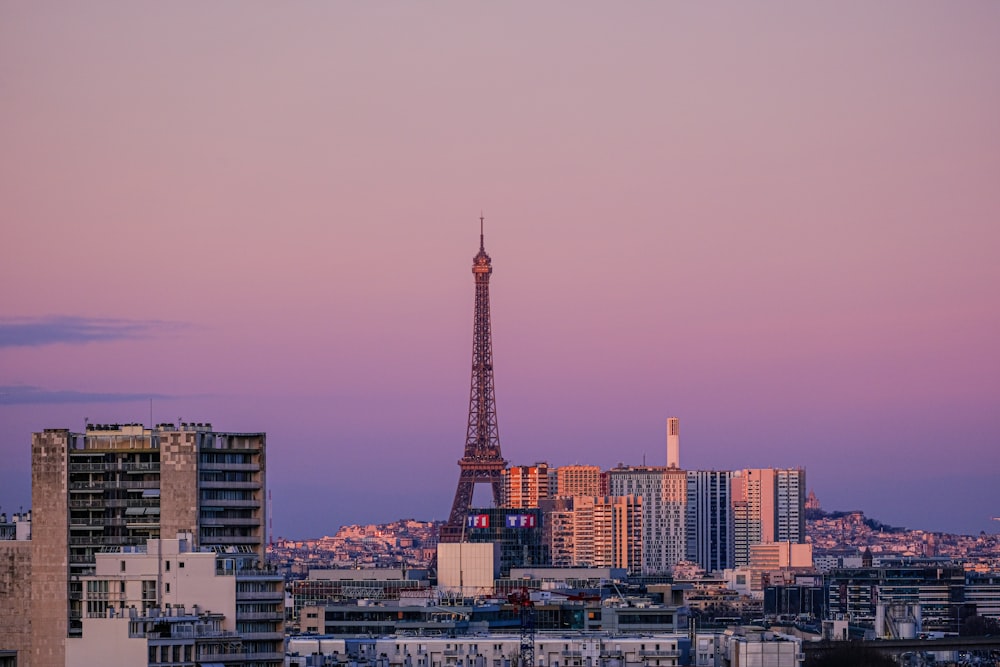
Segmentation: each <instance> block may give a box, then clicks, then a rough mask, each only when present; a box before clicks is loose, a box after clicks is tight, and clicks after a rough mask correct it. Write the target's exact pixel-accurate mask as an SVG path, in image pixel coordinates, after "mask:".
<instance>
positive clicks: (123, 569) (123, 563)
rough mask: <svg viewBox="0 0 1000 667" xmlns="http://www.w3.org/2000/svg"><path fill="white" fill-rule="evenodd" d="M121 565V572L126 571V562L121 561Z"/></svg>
mask: <svg viewBox="0 0 1000 667" xmlns="http://www.w3.org/2000/svg"><path fill="white" fill-rule="evenodd" d="M120 563H121V571H122V572H124V571H125V561H120Z"/></svg>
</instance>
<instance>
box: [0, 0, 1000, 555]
mask: <svg viewBox="0 0 1000 667" xmlns="http://www.w3.org/2000/svg"><path fill="white" fill-rule="evenodd" d="M998 30H1000V5H998V4H997V3H994V2H972V1H970V2H964V3H959V4H951V5H945V4H942V3H935V2H889V3H882V4H877V5H874V6H872V5H871V4H870V3H863V2H857V3H852V2H848V3H837V4H835V5H802V4H800V3H769V4H764V5H754V6H746V5H740V4H732V5H726V6H718V5H708V6H704V5H701V4H698V5H695V4H693V3H692V4H688V5H674V4H667V3H664V4H650V3H643V4H630V5H625V6H621V5H605V4H591V3H553V4H548V3H546V4H542V5H537V4H527V3H524V4H505V5H502V6H494V5H481V4H472V5H470V4H460V3H454V4H435V5H433V6H427V5H423V4H421V5H409V4H406V5H403V4H399V5H386V4H381V3H379V4H358V5H355V4H348V5H344V4H339V3H297V4H292V5H280V6H279V5H271V4H264V3H261V4H255V3H245V2H240V3H235V2H232V3H212V4H210V5H207V6H206V5H203V4H196V3H159V4H149V3H147V4H141V5H135V4H130V3H100V2H97V3H86V4H82V3H3V4H2V5H0V99H2V100H3V102H2V104H0V224H2V232H0V233H2V236H0V285H2V287H0V317H2V318H3V319H2V320H0V424H2V428H0V506H2V507H3V508H4V510H7V511H9V510H13V509H16V508H17V507H18V506H20V505H24V506H25V507H26V506H27V505H28V504H29V503H30V460H29V459H30V447H29V443H30V434H31V432H32V431H37V430H41V429H43V428H46V427H69V428H73V429H76V430H79V429H82V428H83V424H84V419H85V418H89V419H90V420H91V421H94V422H116V421H148V419H149V402H148V398H147V397H148V396H149V395H151V394H155V395H156V396H157V398H156V399H155V400H154V419H155V421H175V420H177V418H178V417H180V418H182V419H183V420H185V421H211V422H212V423H213V424H214V425H215V426H216V428H219V429H222V430H234V431H245V430H266V431H267V433H268V444H269V454H270V455H269V466H270V468H269V484H270V487H271V489H272V490H273V493H274V510H275V518H274V525H275V533H276V534H282V535H289V536H299V537H306V536H318V535H321V534H324V533H332V531H334V530H335V529H336V527H337V526H338V525H340V524H342V523H354V522H369V521H387V520H391V519H395V518H401V517H404V516H414V517H416V518H423V519H432V518H445V516H446V515H447V513H448V511H449V509H450V505H451V499H452V496H453V494H454V491H455V484H456V481H457V475H458V467H457V465H456V464H455V462H456V460H457V459H458V458H459V457H460V456H461V454H462V450H463V446H464V435H465V421H466V411H467V407H468V391H469V375H470V369H469V362H470V355H471V334H472V307H473V282H472V275H471V272H470V267H471V260H472V256H473V255H474V254H475V252H476V250H477V249H478V231H479V230H478V217H479V214H480V211H484V213H485V215H486V246H487V250H488V252H489V253H490V254H491V256H492V257H493V263H494V274H493V283H492V288H493V289H492V295H493V331H494V353H495V362H496V369H497V370H496V389H497V403H498V412H499V419H500V436H501V444H502V449H503V453H504V455H505V457H506V458H507V459H509V460H510V461H511V462H512V463H515V464H528V463H532V462H534V461H536V460H547V461H548V462H549V463H550V464H552V465H561V464H567V463H574V462H580V463H593V464H597V465H601V466H603V467H608V466H612V465H614V464H616V463H617V462H619V461H623V462H625V463H634V464H638V463H641V462H642V460H643V457H645V460H646V462H647V463H650V464H662V463H663V462H664V460H665V450H666V446H665V421H666V418H667V417H668V416H679V417H680V418H681V424H682V440H681V443H682V444H681V463H682V465H683V466H684V467H688V468H692V469H695V468H718V469H730V468H739V467H755V466H780V467H790V466H805V467H806V468H807V476H808V485H809V487H810V488H812V489H814V490H815V492H816V494H817V495H818V496H819V498H820V500H821V502H822V503H823V505H824V506H825V507H826V508H828V509H855V508H860V509H864V510H866V512H867V513H868V514H869V515H871V516H875V517H877V518H879V519H881V520H883V521H885V522H888V523H892V524H897V525H906V526H909V527H913V528H925V529H934V530H953V531H965V532H973V531H975V532H978V531H979V530H989V531H995V530H997V528H998V527H1000V526H998V524H996V523H995V522H990V520H989V517H990V516H993V515H1000V484H998V483H997V477H998V473H997V470H998V464H1000V453H998V452H1000V447H998V444H1000V443H998V435H997V434H998V433H1000V381H998V378H1000V352H998V343H997V341H998V340H1000V297H998V287H1000V261H998V259H997V258H998V251H1000V122H998V119H1000V39H997V35H998V34H1000V33H998ZM66 318H75V319H66ZM24 325H35V326H34V328H32V329H25V328H24ZM94 327H96V330H95V329H94ZM74 332H75V333H74ZM81 332H83V333H81ZM88 332H89V333H88ZM43 336H48V338H44V340H43ZM91 338H99V339H100V340H90V339H91ZM26 387H33V388H35V389H34V390H31V391H30V392H29V390H28V389H26ZM67 392H76V393H67ZM81 401H86V402H81Z"/></svg>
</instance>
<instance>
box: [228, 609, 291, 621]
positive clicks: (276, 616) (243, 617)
mask: <svg viewBox="0 0 1000 667" xmlns="http://www.w3.org/2000/svg"><path fill="white" fill-rule="evenodd" d="M236 620H237V621H283V620H285V610H284V608H282V609H281V611H251V612H248V613H243V614H241V613H240V612H239V611H237V612H236Z"/></svg>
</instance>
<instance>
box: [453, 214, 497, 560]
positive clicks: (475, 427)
mask: <svg viewBox="0 0 1000 667" xmlns="http://www.w3.org/2000/svg"><path fill="white" fill-rule="evenodd" d="M483 222H484V219H483V217H482V216H480V218H479V253H477V254H476V256H475V257H473V258H472V275H473V277H474V278H475V284H476V310H475V316H474V319H473V329H472V387H471V390H470V392H469V422H468V429H467V431H466V436H465V455H464V456H463V457H462V458H461V459H459V461H458V466H459V475H458V488H457V489H456V490H455V501H454V502H453V503H452V506H451V514H450V515H449V517H448V523H447V525H446V526H444V527H443V528H442V530H441V541H442V542H459V541H461V539H462V534H463V532H464V531H463V528H464V525H465V521H466V517H467V516H468V514H469V509H470V507H471V506H472V496H473V491H474V490H475V486H476V484H489V485H490V486H491V487H492V489H493V504H494V505H497V506H499V505H500V499H501V495H502V491H503V477H502V473H503V470H504V469H505V468H506V467H507V462H506V461H504V459H503V456H502V455H501V454H500V432H499V431H498V429H497V404H496V394H495V392H494V388H493V336H492V334H491V333H490V275H491V274H492V273H493V264H492V261H491V260H490V256H489V255H487V254H486V246H485V244H484V239H483Z"/></svg>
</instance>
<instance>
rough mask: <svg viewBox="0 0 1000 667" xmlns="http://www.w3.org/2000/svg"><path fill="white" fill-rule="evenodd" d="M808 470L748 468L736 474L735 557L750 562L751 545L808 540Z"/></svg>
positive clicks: (733, 490) (734, 502)
mask: <svg viewBox="0 0 1000 667" xmlns="http://www.w3.org/2000/svg"><path fill="white" fill-rule="evenodd" d="M805 486H806V471H805V470H804V469H802V468H787V469H775V468H749V469H745V470H739V471H736V472H734V473H733V480H732V499H733V501H732V502H733V531H734V538H733V542H734V549H735V552H734V560H735V563H736V565H737V566H741V565H749V564H750V546H751V545H754V544H762V543H769V542H778V541H783V542H792V543H799V544H800V543H802V542H804V541H805V538H806V533H805Z"/></svg>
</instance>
